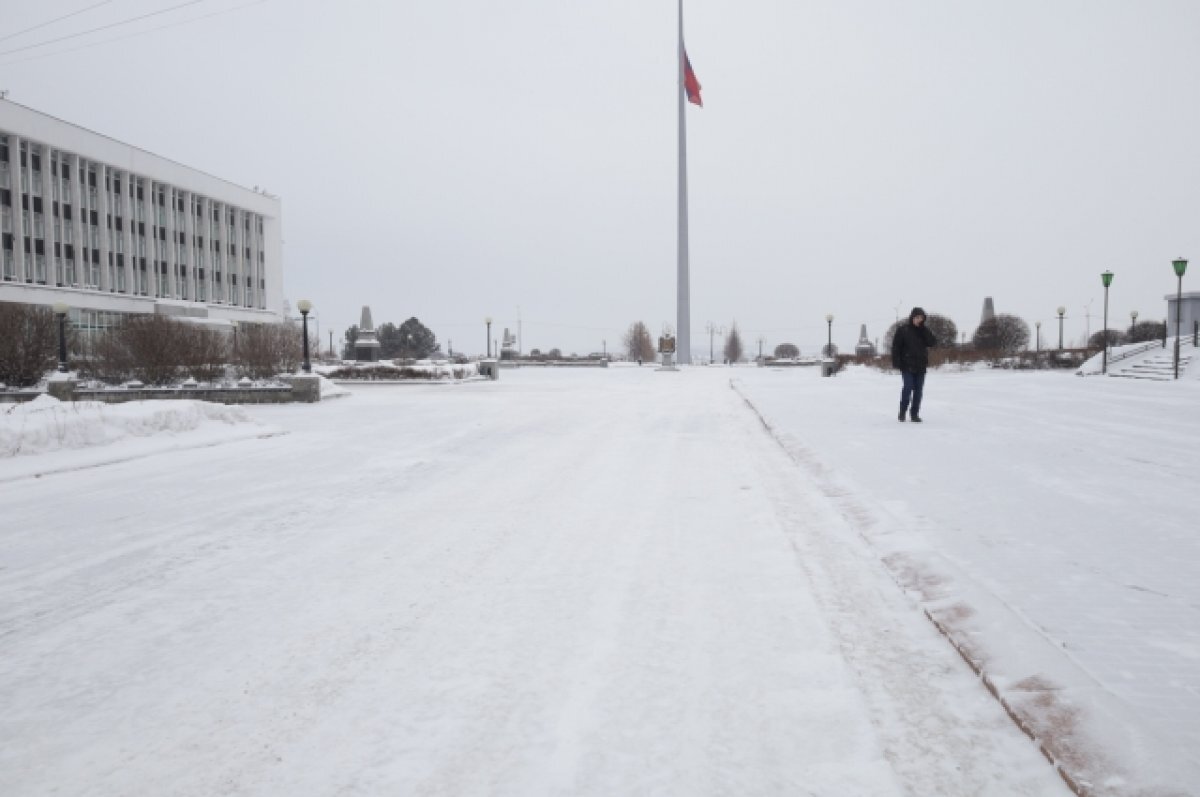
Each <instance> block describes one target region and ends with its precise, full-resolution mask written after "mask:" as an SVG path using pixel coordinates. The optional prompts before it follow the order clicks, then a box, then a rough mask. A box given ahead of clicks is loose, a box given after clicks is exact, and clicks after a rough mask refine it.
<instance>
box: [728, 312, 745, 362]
mask: <svg viewBox="0 0 1200 797" xmlns="http://www.w3.org/2000/svg"><path fill="white" fill-rule="evenodd" d="M742 353H743V349H742V333H741V332H739V331H738V325H737V322H736V321H734V322H733V323H732V324H730V325H729V334H728V335H726V336H725V361H726V362H729V363H736V362H738V361H739V360H741V359H742Z"/></svg>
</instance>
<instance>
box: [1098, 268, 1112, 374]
mask: <svg viewBox="0 0 1200 797" xmlns="http://www.w3.org/2000/svg"><path fill="white" fill-rule="evenodd" d="M1112 278H1113V273H1112V272H1111V271H1106V272H1104V273H1103V274H1101V275H1100V281H1101V282H1103V283H1104V335H1103V338H1104V340H1103V341H1102V342H1103V343H1104V356H1103V357H1101V358H1100V363H1101V365H1100V373H1102V374H1107V373H1108V286H1109V285H1112Z"/></svg>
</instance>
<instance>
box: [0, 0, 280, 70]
mask: <svg viewBox="0 0 1200 797" xmlns="http://www.w3.org/2000/svg"><path fill="white" fill-rule="evenodd" d="M265 2H267V0H254V2H252V3H246V4H244V5H240V6H234V7H233V8H223V9H221V10H220V11H213V12H212V13H211V14H202V15H201V16H198V17H192V18H190V19H184V20H180V21H179V22H168V23H167V24H166V25H159V26H158V27H157V28H147V29H146V30H139V31H138V32H137V33H130V34H128V35H126V36H117V37H115V38H112V39H103V40H102V41H98V42H92V43H91V44H84V45H81V46H79V47H72V48H70V49H69V50H58V51H56V52H53V53H43V54H42V55H32V56H30V57H28V58H18V59H17V60H15V61H5V62H4V63H2V64H0V66H10V65H12V64H23V63H25V62H26V61H38V60H40V59H42V58H53V57H54V56H56V55H66V54H67V53H76V52H79V51H80V50H88V49H90V48H92V47H100V46H102V45H105V44H112V43H114V42H119V41H125V40H126V39H133V38H136V37H138V36H145V35H146V34H147V33H154V32H156V31H160V30H166V29H167V28H178V27H179V26H180V25H187V24H190V23H192V22H199V21H200V20H202V19H208V18H209V17H217V16H220V15H222V14H229V13H232V12H234V11H241V10H242V9H244V8H250V7H251V6H260V5H262V4H263V3H265Z"/></svg>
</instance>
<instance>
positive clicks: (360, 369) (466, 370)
mask: <svg viewBox="0 0 1200 797" xmlns="http://www.w3.org/2000/svg"><path fill="white" fill-rule="evenodd" d="M314 370H315V371H316V372H317V373H318V374H319V375H321V376H323V377H327V378H329V379H345V380H348V381H349V380H362V381H375V382H381V381H388V382H391V381H405V382H408V381H443V380H445V381H450V380H462V379H478V378H482V377H480V375H479V364H478V363H452V362H450V361H448V360H418V361H417V362H415V363H413V364H411V365H396V364H395V363H393V362H391V361H387V362H377V363H342V364H341V365H335V366H328V365H327V366H322V367H320V368H315V369H314Z"/></svg>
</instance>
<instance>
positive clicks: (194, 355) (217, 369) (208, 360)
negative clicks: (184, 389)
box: [179, 327, 230, 382]
mask: <svg viewBox="0 0 1200 797" xmlns="http://www.w3.org/2000/svg"><path fill="white" fill-rule="evenodd" d="M229 349H230V346H229V340H228V338H227V336H226V333H225V332H224V331H218V330H215V329H205V328H204V327H191V328H190V329H187V330H186V334H185V335H184V339H183V345H182V347H181V351H180V355H181V359H180V363H179V364H180V365H181V366H182V367H183V370H184V371H185V372H186V373H187V375H188V376H190V377H192V378H193V379H195V380H196V381H198V382H215V381H216V380H218V379H220V378H221V377H222V376H223V375H224V373H225V361H226V360H227V359H229Z"/></svg>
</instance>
